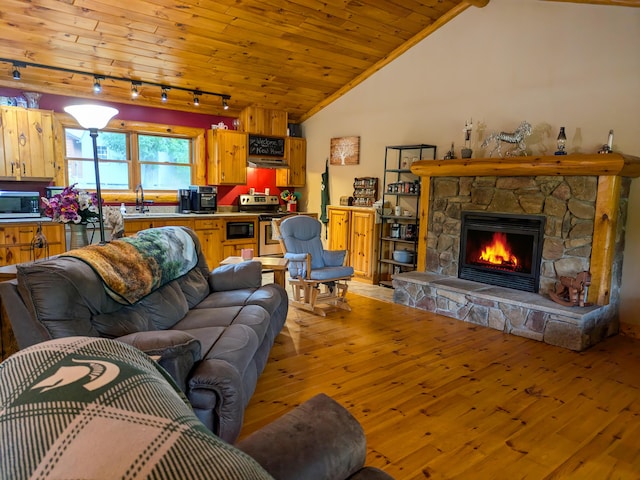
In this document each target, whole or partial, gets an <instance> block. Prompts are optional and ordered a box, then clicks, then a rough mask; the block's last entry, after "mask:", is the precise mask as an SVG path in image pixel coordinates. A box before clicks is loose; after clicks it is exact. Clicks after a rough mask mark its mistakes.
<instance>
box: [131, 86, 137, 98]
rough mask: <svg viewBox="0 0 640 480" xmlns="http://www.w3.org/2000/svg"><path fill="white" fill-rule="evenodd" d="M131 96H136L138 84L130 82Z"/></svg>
mask: <svg viewBox="0 0 640 480" xmlns="http://www.w3.org/2000/svg"><path fill="white" fill-rule="evenodd" d="M131 98H138V84H137V83H132V84H131Z"/></svg>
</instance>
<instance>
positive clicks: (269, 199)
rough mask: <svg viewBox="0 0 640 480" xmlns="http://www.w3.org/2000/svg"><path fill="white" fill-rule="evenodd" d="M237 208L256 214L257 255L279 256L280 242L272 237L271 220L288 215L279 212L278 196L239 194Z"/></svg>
mask: <svg viewBox="0 0 640 480" xmlns="http://www.w3.org/2000/svg"><path fill="white" fill-rule="evenodd" d="M238 210H239V211H241V212H246V213H256V214H258V225H259V227H258V255H259V256H261V257H265V256H269V257H281V256H282V255H283V252H282V248H281V247H280V242H279V241H278V240H277V239H274V238H273V233H272V229H271V220H273V219H274V218H282V217H285V216H287V215H289V214H288V213H286V212H280V198H279V197H278V196H277V195H259V194H258V195H256V194H254V195H249V194H246V195H240V196H239V197H238Z"/></svg>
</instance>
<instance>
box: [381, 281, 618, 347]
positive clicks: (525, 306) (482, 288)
mask: <svg viewBox="0 0 640 480" xmlns="http://www.w3.org/2000/svg"><path fill="white" fill-rule="evenodd" d="M393 286H394V289H395V290H394V292H393V300H394V302H396V303H400V304H402V305H407V306H410V307H414V308H420V309H422V310H427V311H429V312H434V313H438V314H440V315H445V316H447V317H452V318H456V319H458V320H461V321H465V322H469V323H473V324H475V325H481V326H483V327H490V328H495V329H497V330H500V331H503V332H505V333H509V334H512V335H518V336H521V337H526V338H530V339H532V340H538V341H541V342H545V343H548V344H550V345H557V346H559V347H564V348H568V349H571V350H577V351H580V350H584V349H585V348H588V347H590V346H591V345H595V344H596V343H598V342H599V341H601V340H602V339H604V338H606V337H607V336H609V335H613V334H615V333H616V332H617V331H618V323H617V318H616V315H615V313H616V312H615V309H614V308H613V306H612V305H610V306H607V307H600V306H590V307H565V306H562V305H559V304H557V303H555V302H553V301H552V300H550V299H548V298H545V297H543V296H542V295H539V294H536V293H529V292H522V291H519V290H513V289H510V288H504V287H496V286H492V285H487V284H484V283H477V282H471V281H469V280H461V279H459V278H454V277H449V276H444V275H438V274H434V273H423V272H407V273H401V274H398V275H394V277H393Z"/></svg>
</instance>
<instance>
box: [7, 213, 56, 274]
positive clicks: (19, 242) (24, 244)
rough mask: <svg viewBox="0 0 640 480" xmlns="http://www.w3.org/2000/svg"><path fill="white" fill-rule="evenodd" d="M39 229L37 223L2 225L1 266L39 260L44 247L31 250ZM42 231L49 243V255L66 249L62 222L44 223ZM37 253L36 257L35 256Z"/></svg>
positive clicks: (43, 253)
mask: <svg viewBox="0 0 640 480" xmlns="http://www.w3.org/2000/svg"><path fill="white" fill-rule="evenodd" d="M37 231H38V224H37V223H32V222H30V223H23V224H20V223H16V224H4V225H2V226H0V266H5V265H13V264H15V263H25V262H31V261H33V260H39V259H40V258H42V256H43V255H45V252H44V251H43V250H42V249H37V250H34V251H33V253H32V252H31V241H32V240H33V238H34V237H35V235H36V233H37ZM42 233H43V234H44V236H45V237H46V239H47V243H48V245H49V256H53V255H59V254H61V253H63V252H65V251H66V249H67V248H66V243H65V230H64V225H63V224H61V223H51V224H43V225H42ZM33 255H35V258H33Z"/></svg>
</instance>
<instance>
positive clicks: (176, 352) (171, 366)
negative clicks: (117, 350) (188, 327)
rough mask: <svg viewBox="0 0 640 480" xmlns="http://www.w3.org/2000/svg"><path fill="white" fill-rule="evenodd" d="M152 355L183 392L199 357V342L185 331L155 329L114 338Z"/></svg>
mask: <svg viewBox="0 0 640 480" xmlns="http://www.w3.org/2000/svg"><path fill="white" fill-rule="evenodd" d="M116 340H118V341H120V342H123V343H126V344H128V345H131V346H132V347H136V348H137V349H138V350H141V351H143V352H144V353H146V354H147V355H149V356H150V357H154V359H155V360H157V362H158V364H159V365H160V366H161V367H162V368H164V369H165V370H166V371H167V372H168V373H169V375H171V378H173V379H174V381H175V382H176V383H177V384H178V386H179V387H180V389H181V390H182V391H183V392H186V390H187V380H188V378H189V373H190V372H191V370H192V369H193V366H194V365H195V363H196V362H198V361H199V360H200V358H201V352H200V342H199V341H198V340H197V339H195V338H194V337H193V336H191V335H189V334H188V333H186V332H181V331H178V330H156V331H147V332H136V333H130V334H129V335H124V336H122V337H118V338H116Z"/></svg>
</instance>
